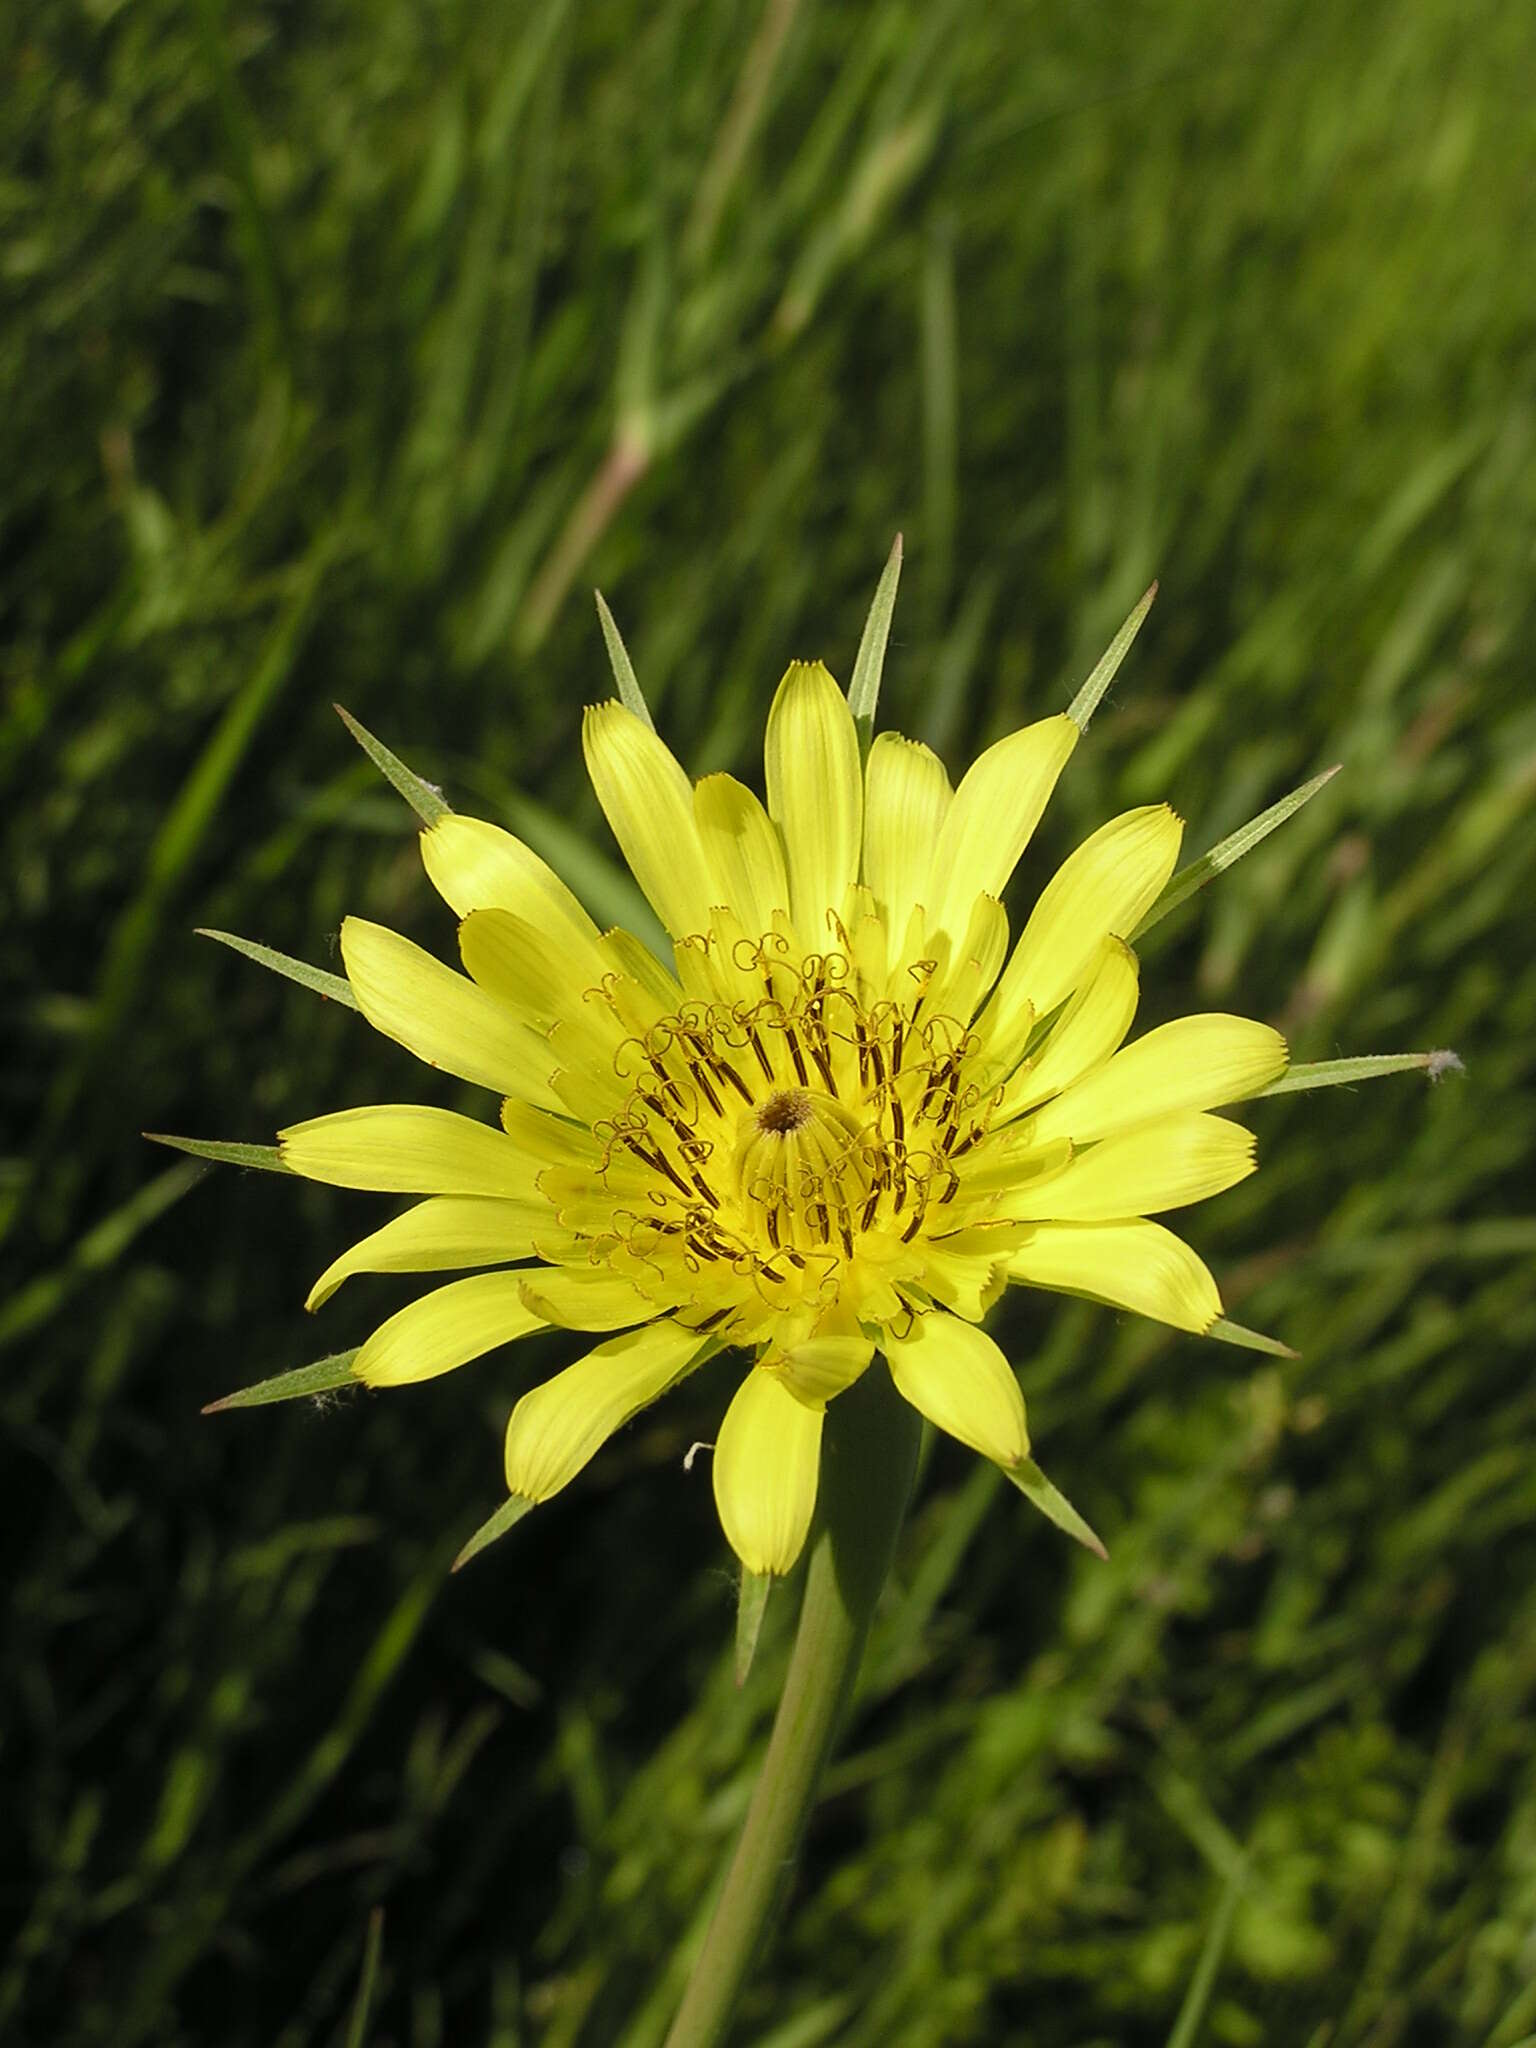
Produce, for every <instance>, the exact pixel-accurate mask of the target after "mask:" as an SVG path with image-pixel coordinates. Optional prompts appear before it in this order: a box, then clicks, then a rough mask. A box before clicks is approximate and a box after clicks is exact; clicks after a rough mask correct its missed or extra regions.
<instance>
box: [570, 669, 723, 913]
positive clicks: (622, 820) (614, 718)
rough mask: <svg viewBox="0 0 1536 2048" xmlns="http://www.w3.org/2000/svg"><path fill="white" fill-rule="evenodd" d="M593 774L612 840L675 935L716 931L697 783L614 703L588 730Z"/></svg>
mask: <svg viewBox="0 0 1536 2048" xmlns="http://www.w3.org/2000/svg"><path fill="white" fill-rule="evenodd" d="M581 744H582V748H583V751H584V752H585V754H586V757H587V773H588V774H589V775H590V776H591V778H592V787H593V788H594V789H595V790H596V792H597V800H598V802H599V803H600V804H601V805H602V807H603V814H604V816H605V817H606V818H607V820H608V823H609V824H610V825H611V826H612V827H613V836H614V838H615V839H617V840H618V842H619V845H620V847H621V849H622V850H623V854H624V858H625V859H626V860H627V861H628V862H629V865H630V869H631V872H632V873H633V875H634V877H635V880H636V881H637V882H638V883H639V884H640V887H641V888H642V889H643V890H644V891H645V893H646V896H647V897H648V898H649V899H650V903H651V906H652V908H653V909H654V910H655V912H656V915H657V916H658V917H659V918H660V919H661V921H662V923H663V924H664V925H665V926H666V928H667V930H668V931H669V932H670V933H671V934H672V936H673V938H675V939H681V938H686V937H687V936H688V935H689V934H690V933H693V932H703V931H707V930H708V929H709V874H708V870H707V868H706V866H705V862H704V852H703V848H702V847H701V846H700V844H699V832H698V827H697V826H696V825H695V823H694V819H693V785H692V783H691V782H690V781H689V780H688V777H687V776H686V775H685V774H684V773H683V771H682V769H681V768H680V767H679V765H678V763H677V761H676V760H675V759H674V758H673V756H672V754H671V752H670V751H669V749H668V748H667V747H666V745H665V744H664V743H663V742H662V741H661V740H660V739H658V738H657V736H656V734H655V733H654V732H652V731H651V730H650V728H649V727H648V726H645V725H642V724H641V722H640V720H639V719H638V718H636V716H635V714H634V713H633V712H632V711H626V710H625V708H624V706H623V705H622V704H619V703H616V702H615V701H614V700H612V699H610V700H609V701H608V702H607V703H605V704H589V705H588V706H587V712H586V716H585V718H584V719H583V720H582V725H581Z"/></svg>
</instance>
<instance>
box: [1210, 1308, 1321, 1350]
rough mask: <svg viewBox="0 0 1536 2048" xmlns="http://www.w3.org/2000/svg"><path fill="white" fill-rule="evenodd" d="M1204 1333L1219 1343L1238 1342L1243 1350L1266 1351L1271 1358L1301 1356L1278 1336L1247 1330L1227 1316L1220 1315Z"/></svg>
mask: <svg viewBox="0 0 1536 2048" xmlns="http://www.w3.org/2000/svg"><path fill="white" fill-rule="evenodd" d="M1204 1334H1205V1335H1206V1336H1207V1337H1214V1338H1215V1340H1216V1342H1217V1343H1218V1344H1236V1345H1237V1346H1238V1347H1239V1348H1240V1349H1241V1350H1243V1351H1265V1352H1268V1354H1269V1356H1270V1357H1271V1358H1300V1356H1301V1353H1300V1352H1299V1351H1293V1350H1292V1349H1291V1347H1290V1345H1289V1344H1282V1343H1281V1342H1280V1339H1279V1338H1278V1337H1266V1336H1265V1335H1264V1333H1263V1331H1262V1330H1245V1329H1244V1328H1243V1326H1242V1324H1241V1323H1234V1322H1231V1321H1229V1320H1228V1318H1227V1317H1226V1316H1218V1317H1217V1318H1216V1320H1215V1322H1214V1323H1212V1324H1211V1327H1210V1328H1209V1329H1208V1330H1207V1331H1206V1332H1205V1333H1204Z"/></svg>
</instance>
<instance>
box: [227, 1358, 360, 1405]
mask: <svg viewBox="0 0 1536 2048" xmlns="http://www.w3.org/2000/svg"><path fill="white" fill-rule="evenodd" d="M356 1356H357V1348H356V1346H354V1347H353V1349H352V1350H350V1351H337V1352H333V1353H332V1355H331V1356H330V1357H329V1358H317V1359H316V1360H315V1363H314V1364H313V1365H301V1366H297V1367H296V1368H295V1369H294V1370H293V1371H292V1372H280V1373H277V1374H275V1375H274V1377H273V1378H271V1379H269V1380H257V1381H256V1383H255V1385H254V1386H249V1387H241V1388H240V1390H239V1392H238V1393H234V1394H226V1395H225V1396H224V1398H223V1399H222V1400H221V1401H210V1402H209V1403H208V1405H207V1407H206V1408H204V1410H203V1413H204V1414H205V1415H222V1414H223V1412H224V1410H225V1409H226V1408H266V1407H269V1406H270V1405H271V1403H272V1402H274V1401H302V1400H305V1399H306V1398H307V1397H308V1396H309V1395H311V1394H329V1393H331V1392H333V1391H334V1390H335V1389H336V1388H337V1387H355V1386H358V1385H360V1384H361V1382H360V1381H359V1380H358V1379H357V1378H356V1377H355V1376H354V1374H353V1371H352V1361H353V1359H354V1358H356Z"/></svg>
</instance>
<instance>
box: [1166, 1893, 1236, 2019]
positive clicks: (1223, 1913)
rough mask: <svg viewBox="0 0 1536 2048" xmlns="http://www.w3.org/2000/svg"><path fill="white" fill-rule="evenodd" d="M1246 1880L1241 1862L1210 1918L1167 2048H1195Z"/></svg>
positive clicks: (1230, 1936)
mask: <svg viewBox="0 0 1536 2048" xmlns="http://www.w3.org/2000/svg"><path fill="white" fill-rule="evenodd" d="M1247 1880H1248V1866H1247V1864H1246V1862H1244V1863H1240V1864H1239V1865H1238V1867H1237V1868H1236V1869H1235V1870H1234V1871H1233V1873H1232V1875H1231V1877H1230V1878H1229V1879H1228V1880H1227V1884H1226V1888H1225V1889H1224V1890H1223V1892H1222V1895H1221V1899H1220V1901H1219V1903H1218V1904H1217V1907H1216V1911H1215V1913H1214V1915H1213V1916H1212V1919H1211V1926H1210V1932H1209V1933H1208V1934H1207V1935H1206V1937H1205V1941H1204V1944H1203V1945H1202V1947H1201V1950H1200V1958H1199V1961H1198V1962H1197V1963H1196V1964H1195V1973H1194V1975H1193V1976H1192V1977H1191V1978H1190V1980H1189V1989H1188V1990H1187V1991H1186V1992H1185V1994H1184V2003H1183V2004H1182V2005H1181V2006H1180V2007H1179V2014H1178V2018H1177V2019H1176V2020H1175V2021H1174V2023H1173V2031H1172V2033H1171V2034H1170V2035H1169V2036H1168V2048H1194V2043H1195V2041H1196V2039H1197V2038H1198V2036H1199V2033H1200V2025H1201V2022H1202V2021H1203V2020H1204V2018H1205V2012H1206V2007H1207V2006H1208V2005H1209V2004H1210V2002H1211V1993H1212V1992H1213V1991H1214V1990H1215V1989H1216V1979H1217V1977H1218V1976H1219V1975H1220V1973H1221V1965H1222V1962H1223V1959H1224V1958H1225V1956H1226V1953H1227V1943H1228V1942H1229V1941H1230V1940H1231V1938H1232V1922H1233V1919H1234V1917H1235V1915H1236V1913H1237V1906H1238V1901H1239V1900H1240V1899H1241V1897H1242V1895H1243V1887H1244V1885H1245V1884H1246V1883H1247Z"/></svg>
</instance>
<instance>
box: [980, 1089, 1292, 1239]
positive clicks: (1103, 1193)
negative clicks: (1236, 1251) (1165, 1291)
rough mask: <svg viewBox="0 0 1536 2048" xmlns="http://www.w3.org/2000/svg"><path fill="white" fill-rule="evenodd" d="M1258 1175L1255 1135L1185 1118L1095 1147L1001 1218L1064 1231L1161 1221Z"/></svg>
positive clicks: (1009, 1197) (1012, 1203) (1004, 1203)
mask: <svg viewBox="0 0 1536 2048" xmlns="http://www.w3.org/2000/svg"><path fill="white" fill-rule="evenodd" d="M1253 1168H1254V1156H1253V1133H1252V1132H1251V1131H1245V1130H1244V1129H1243V1127H1242V1125H1241V1124H1234V1123H1229V1122H1228V1121H1227V1119H1226V1118H1225V1117H1220V1116H1202V1115H1199V1114H1196V1113H1193V1112H1189V1111H1185V1112H1182V1113H1180V1114H1178V1115H1175V1116H1164V1117H1157V1118H1155V1119H1154V1120H1153V1121H1152V1122H1151V1123H1145V1124H1138V1125H1137V1126H1136V1128H1135V1129H1134V1130H1129V1131H1121V1132H1118V1133H1116V1135H1115V1136H1114V1137H1111V1138H1105V1139H1104V1140H1103V1141H1102V1142H1101V1143H1099V1144H1096V1145H1090V1146H1089V1148H1088V1150H1087V1151H1086V1152H1080V1153H1078V1155H1077V1156H1076V1158H1074V1159H1073V1161H1072V1163H1071V1165H1070V1166H1068V1167H1067V1169H1066V1170H1065V1172H1063V1173H1060V1174H1058V1175H1057V1177H1056V1178H1055V1179H1054V1180H1048V1181H1045V1182H1042V1183H1041V1184H1040V1185H1039V1186H1037V1187H1030V1188H1024V1189H1021V1190H1020V1191H1019V1192H1018V1193H1017V1194H1004V1195H1002V1196H1000V1197H999V1199H998V1203H997V1209H996V1214H997V1215H999V1216H1007V1217H1010V1218H1015V1219H1020V1220H1022V1219H1024V1218H1029V1217H1033V1218H1037V1219H1039V1220H1040V1221H1042V1222H1043V1221H1047V1220H1051V1219H1054V1220H1055V1221H1058V1222H1061V1223H1112V1222H1115V1221H1117V1220H1118V1219H1120V1218H1122V1217H1126V1216H1155V1215H1157V1214H1158V1213H1159V1212H1160V1211H1162V1210H1164V1209H1181V1208H1183V1207H1184V1206H1185V1205H1186V1204H1187V1203H1189V1202H1203V1201H1205V1200H1206V1199H1207V1197H1208V1196H1210V1195H1219V1194H1220V1193H1221V1192H1222V1190H1223V1189H1224V1188H1230V1187H1235V1186H1236V1184H1237V1183H1238V1182H1239V1181H1240V1180H1246V1179H1247V1177H1248V1175H1249V1174H1250V1173H1252V1171H1253Z"/></svg>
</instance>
